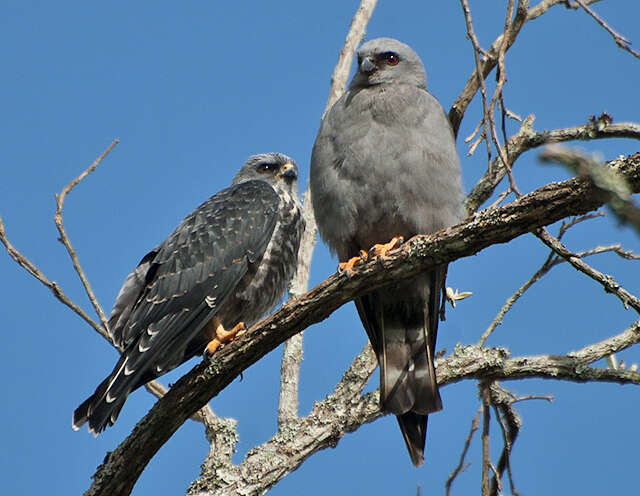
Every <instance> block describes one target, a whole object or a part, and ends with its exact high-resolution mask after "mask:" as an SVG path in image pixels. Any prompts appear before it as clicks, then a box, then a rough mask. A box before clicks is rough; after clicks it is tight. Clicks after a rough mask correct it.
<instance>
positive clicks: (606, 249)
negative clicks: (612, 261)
mask: <svg viewBox="0 0 640 496" xmlns="http://www.w3.org/2000/svg"><path fill="white" fill-rule="evenodd" d="M602 215H604V212H599V213H597V214H587V215H583V216H580V217H575V218H573V219H572V220H571V221H570V222H563V223H562V225H561V226H560V230H559V234H558V237H557V239H558V240H560V239H561V238H562V236H563V235H564V234H565V233H566V232H567V230H568V229H569V228H570V227H572V226H574V225H576V224H578V223H579V222H583V221H585V220H588V219H593V218H596V217H601V216H602ZM602 253H615V254H616V255H618V256H619V257H621V258H624V259H626V260H640V254H635V253H633V252H632V251H631V250H625V249H624V248H623V247H622V246H621V245H620V244H613V245H606V246H596V247H595V248H591V249H590V250H584V251H581V252H577V253H575V254H574V255H575V257H577V258H587V257H590V256H593V255H599V254H602ZM566 261H567V260H566V259H564V258H562V257H560V256H558V255H556V254H555V252H554V251H553V250H551V252H550V253H549V255H548V257H547V258H546V260H545V261H544V263H543V264H542V266H541V267H540V268H539V269H538V270H537V271H536V272H535V273H534V274H533V275H532V276H531V277H530V278H529V280H528V281H526V282H525V283H524V284H523V285H522V286H520V287H519V288H518V289H517V290H516V291H515V292H514V293H513V294H512V295H511V296H510V297H509V298H508V299H507V301H506V302H505V303H504V305H503V306H502V308H500V311H499V312H498V314H497V315H496V316H495V317H494V319H493V321H492V322H491V324H490V325H489V327H487V329H486V330H485V331H484V333H482V336H481V337H480V340H479V341H478V346H483V345H484V343H485V342H486V341H487V339H488V338H489V336H490V335H491V334H492V333H493V331H494V330H495V329H496V327H498V326H499V325H500V324H502V321H503V319H504V316H505V315H506V314H507V312H508V311H509V310H511V308H512V307H513V305H514V304H515V303H516V301H518V299H520V298H521V297H522V295H523V294H524V293H525V292H526V291H527V290H528V289H529V288H530V287H531V286H533V284H535V283H536V282H538V281H539V280H540V279H541V278H542V276H544V275H546V274H547V273H548V272H549V271H550V270H551V269H552V268H553V267H555V266H556V265H559V264H561V263H565V262H566Z"/></svg>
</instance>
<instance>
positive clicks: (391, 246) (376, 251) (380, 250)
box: [369, 236, 404, 258]
mask: <svg viewBox="0 0 640 496" xmlns="http://www.w3.org/2000/svg"><path fill="white" fill-rule="evenodd" d="M403 242H404V238H403V237H402V236H395V237H394V238H392V239H391V241H389V242H388V243H384V244H375V245H373V247H372V248H371V249H370V250H369V254H370V255H371V256H372V257H383V258H384V257H386V256H387V253H389V252H390V251H391V250H395V249H396V248H397V247H398V246H400V245H401V244H402V243H403Z"/></svg>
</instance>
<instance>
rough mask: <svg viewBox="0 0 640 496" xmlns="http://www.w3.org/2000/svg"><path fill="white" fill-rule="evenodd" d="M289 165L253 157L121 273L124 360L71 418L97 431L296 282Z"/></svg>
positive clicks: (296, 212) (116, 312)
mask: <svg viewBox="0 0 640 496" xmlns="http://www.w3.org/2000/svg"><path fill="white" fill-rule="evenodd" d="M297 176H298V167H297V166H296V164H295V162H294V161H293V160H292V159H291V158H289V157H287V156H286V155H282V154H280V153H266V154H262V155H254V156H252V157H250V158H249V159H248V160H247V162H246V163H245V164H244V165H243V166H242V168H241V169H240V171H239V172H238V174H237V175H236V177H235V178H234V180H233V182H232V184H231V186H230V187H229V188H226V189H224V190H222V191H220V192H219V193H217V194H215V195H214V196H212V197H211V198H209V199H208V200H207V201H205V202H204V203H203V204H202V205H200V206H199V207H198V208H196V209H195V210H194V211H193V212H192V213H191V214H189V215H188V216H187V217H186V218H185V219H184V220H183V221H182V223H181V224H180V225H179V226H178V227H177V228H176V229H175V230H174V231H173V232H172V233H171V234H170V235H169V237H168V238H167V239H165V240H164V241H163V242H162V243H160V244H159V245H158V246H157V247H156V248H154V249H153V250H152V251H151V252H149V253H148V254H147V255H145V256H144V257H143V258H142V261H141V262H140V264H139V265H138V267H137V268H136V269H134V271H133V272H131V274H129V275H128V276H127V278H126V279H125V281H124V284H123V286H122V289H120V293H119V294H118V297H117V298H116V302H115V304H114V306H113V310H112V311H111V316H110V318H109V332H110V334H111V336H112V338H113V341H114V343H115V344H116V346H117V347H118V348H119V349H120V350H121V352H122V355H121V357H120V359H119V360H118V363H117V364H116V366H115V368H114V369H113V372H111V374H110V375H109V376H108V377H107V378H106V379H105V380H104V381H103V382H102V383H101V384H100V385H99V386H98V388H97V389H96V391H95V393H93V395H92V396H91V397H90V398H89V399H87V400H86V401H85V402H84V403H82V405H80V406H79V407H78V408H77V409H76V411H75V412H74V414H73V428H74V429H76V430H77V429H78V428H80V426H82V425H83V424H84V423H85V422H87V421H88V422H89V432H93V433H94V434H96V435H97V434H98V433H100V432H101V431H103V430H104V429H105V428H106V427H107V425H113V423H114V422H115V421H116V419H117V417H118V414H119V413H120V410H121V408H122V406H123V405H124V402H125V400H126V398H127V395H128V394H129V393H131V392H132V391H133V390H135V389H137V388H139V387H140V386H142V385H144V384H146V383H147V382H149V381H150V380H152V379H155V378H156V377H159V376H160V375H162V374H165V373H166V372H169V371H170V370H171V369H173V368H175V367H177V366H178V365H180V364H181V363H183V362H185V361H187V360H189V359H190V358H191V357H193V356H195V355H197V354H202V353H203V352H204V351H205V350H206V352H207V353H213V352H214V351H215V349H216V348H217V346H219V345H220V344H221V343H224V342H227V341H230V340H231V339H233V337H234V336H235V335H236V334H237V333H238V332H239V331H242V330H244V329H245V328H246V327H249V326H251V325H252V324H253V323H255V322H256V321H257V320H258V319H259V318H260V317H261V316H262V315H264V314H265V313H266V312H268V311H270V310H271V309H273V307H274V306H275V305H276V304H277V303H278V302H279V301H280V299H281V298H282V296H283V294H284V292H285V290H286V288H287V285H288V283H289V281H290V280H291V278H292V277H293V276H294V274H295V271H296V265H297V257H298V248H299V244H300V237H301V236H302V231H303V230H304V221H303V219H302V217H301V215H300V203H299V200H298V186H297V182H296V179H297Z"/></svg>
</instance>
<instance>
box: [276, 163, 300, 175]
mask: <svg viewBox="0 0 640 496" xmlns="http://www.w3.org/2000/svg"><path fill="white" fill-rule="evenodd" d="M280 176H281V177H286V178H290V179H295V178H296V177H297V176H298V174H297V173H296V166H295V165H293V164H292V163H291V162H288V163H286V164H284V165H283V166H282V169H280Z"/></svg>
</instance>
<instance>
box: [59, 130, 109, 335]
mask: <svg viewBox="0 0 640 496" xmlns="http://www.w3.org/2000/svg"><path fill="white" fill-rule="evenodd" d="M119 142H120V140H118V139H115V140H113V142H112V143H111V144H110V145H109V146H108V147H107V149H106V150H105V151H104V152H102V154H101V155H100V156H99V157H98V158H97V159H96V160H95V161H94V162H93V164H91V165H90V166H89V168H88V169H86V170H85V171H84V172H83V173H82V174H80V175H79V176H78V177H76V178H75V179H74V180H73V181H71V182H70V183H69V184H67V185H66V186H65V187H64V188H62V191H61V192H60V194H59V195H56V213H55V215H54V216H53V220H54V222H55V224H56V227H57V228H58V232H59V233H60V242H61V243H62V244H63V245H64V247H65V248H66V249H67V253H69V256H70V257H71V261H72V262H73V268H74V269H75V270H76V273H77V274H78V277H79V278H80V281H82V285H83V286H84V289H85V291H86V293H87V296H88V297H89V301H90V302H91V305H93V308H94V309H95V311H96V314H97V315H98V317H99V318H100V322H102V327H104V329H105V330H107V332H108V329H109V326H108V323H107V316H106V315H105V314H104V312H103V310H102V307H101V306H100V304H99V303H98V299H97V298H96V295H95V294H94V292H93V289H91V284H89V280H88V279H87V276H85V274H84V270H83V269H82V267H81V265H80V261H79V260H78V255H77V254H76V252H75V250H74V249H73V246H72V245H71V240H69V237H68V236H67V232H66V231H65V229H64V225H63V223H62V209H63V208H64V200H65V199H66V197H67V194H69V193H70V192H71V190H72V189H73V188H74V186H76V185H77V184H78V183H79V182H80V181H82V180H83V179H84V178H85V177H87V176H88V175H89V174H91V173H92V172H93V171H94V170H95V168H96V167H98V165H99V164H100V162H102V160H103V159H104V158H105V157H106V156H107V155H109V152H110V151H111V150H113V148H114V147H115V146H116V145H117V144H118V143H119ZM98 332H100V331H98ZM101 334H102V333H101Z"/></svg>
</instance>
